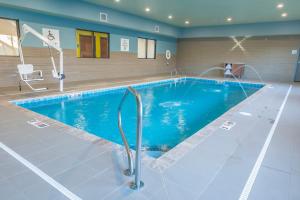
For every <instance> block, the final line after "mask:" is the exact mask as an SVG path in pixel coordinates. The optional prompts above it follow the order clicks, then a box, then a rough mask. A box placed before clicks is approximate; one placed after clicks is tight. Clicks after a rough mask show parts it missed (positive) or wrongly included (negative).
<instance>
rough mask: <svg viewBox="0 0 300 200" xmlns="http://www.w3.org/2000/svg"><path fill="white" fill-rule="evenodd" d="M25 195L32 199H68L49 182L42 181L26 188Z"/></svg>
mask: <svg viewBox="0 0 300 200" xmlns="http://www.w3.org/2000/svg"><path fill="white" fill-rule="evenodd" d="M24 194H25V196H26V197H27V198H28V199H30V200H53V199H55V200H67V199H68V198H67V197H66V196H64V195H63V194H62V193H61V192H59V191H58V190H56V189H55V188H54V187H52V186H51V185H49V184H48V183H47V182H42V183H40V184H38V185H33V186H31V187H29V188H27V189H26V190H24Z"/></svg>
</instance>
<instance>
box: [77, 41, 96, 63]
mask: <svg viewBox="0 0 300 200" xmlns="http://www.w3.org/2000/svg"><path fill="white" fill-rule="evenodd" d="M79 37H80V39H79V40H80V57H81V58H93V57H94V37H93V36H88V35H80V36H79Z"/></svg>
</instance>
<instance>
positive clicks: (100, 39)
mask: <svg viewBox="0 0 300 200" xmlns="http://www.w3.org/2000/svg"><path fill="white" fill-rule="evenodd" d="M76 40H77V57H78V58H109V34H108V33H101V32H94V31H85V30H77V31H76Z"/></svg>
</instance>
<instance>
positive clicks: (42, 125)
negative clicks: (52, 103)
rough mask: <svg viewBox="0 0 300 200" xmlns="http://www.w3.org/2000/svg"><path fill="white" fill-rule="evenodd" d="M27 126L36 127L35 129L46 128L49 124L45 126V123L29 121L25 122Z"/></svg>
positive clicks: (36, 120) (35, 120) (34, 120)
mask: <svg viewBox="0 0 300 200" xmlns="http://www.w3.org/2000/svg"><path fill="white" fill-rule="evenodd" d="M27 123H28V124H31V125H32V126H34V127H36V128H46V127H48V126H49V124H46V123H45V122H42V121H40V120H38V119H33V120H30V121H27Z"/></svg>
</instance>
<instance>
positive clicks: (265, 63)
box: [176, 36, 300, 82]
mask: <svg viewBox="0 0 300 200" xmlns="http://www.w3.org/2000/svg"><path fill="white" fill-rule="evenodd" d="M241 39H243V38H237V40H238V41H240V40H241ZM235 45H236V43H235V42H234V41H233V39H231V38H207V39H180V40H179V41H178V46H177V58H176V59H177V66H178V68H179V70H182V71H189V72H202V71H204V70H206V69H208V68H209V67H211V66H222V64H223V63H224V62H231V63H232V62H233V63H240V62H242V63H246V64H249V65H252V66H254V67H255V68H256V69H257V71H258V72H259V73H260V74H261V76H262V77H263V79H264V80H266V81H276V82H289V81H293V79H294V73H295V66H296V62H297V58H298V55H292V50H293V49H299V48H300V36H280V37H279V36H272V37H252V38H248V39H246V40H245V41H244V42H242V43H241V45H242V47H243V48H244V50H245V51H242V50H241V48H240V47H238V46H237V47H236V48H235V49H232V48H233V47H234V46H235ZM212 75H221V73H220V72H217V73H216V72H215V73H213V74H212ZM245 78H249V79H256V75H255V74H254V73H253V72H252V71H250V70H249V69H246V71H245Z"/></svg>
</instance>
